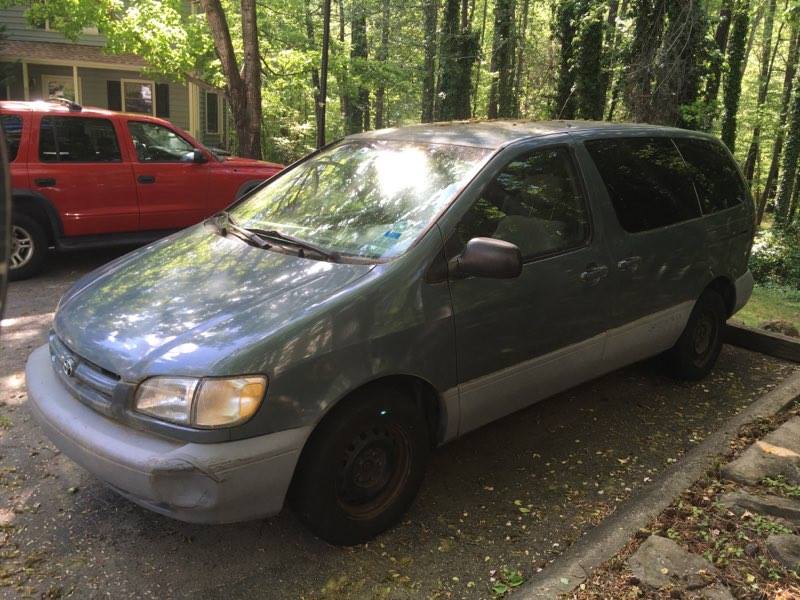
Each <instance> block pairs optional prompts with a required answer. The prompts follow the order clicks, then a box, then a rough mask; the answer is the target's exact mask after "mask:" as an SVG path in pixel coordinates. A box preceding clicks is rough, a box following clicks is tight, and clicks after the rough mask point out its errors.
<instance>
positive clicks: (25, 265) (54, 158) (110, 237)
mask: <svg viewBox="0 0 800 600" xmlns="http://www.w3.org/2000/svg"><path fill="white" fill-rule="evenodd" d="M0 126H2V128H3V131H4V133H5V135H6V141H7V144H8V149H9V153H8V154H9V157H8V158H9V162H10V164H11V195H12V235H11V254H10V279H12V280H15V279H25V278H28V277H31V276H33V275H35V274H36V273H38V272H39V271H40V270H41V269H42V267H43V266H44V261H45V257H46V255H47V251H48V248H49V247H55V249H56V250H69V249H77V248H87V247H89V248H91V247H98V246H110V245H127V244H141V243H146V242H149V241H151V240H153V239H156V238H158V237H161V236H163V235H166V234H167V233H170V232H172V231H175V230H177V229H180V228H183V227H187V226H189V225H192V224H194V223H197V222H199V221H201V220H202V219H204V218H206V217H208V216H209V215H211V214H213V213H215V212H217V211H219V210H221V209H222V208H224V207H225V206H227V205H228V204H230V203H231V202H233V201H234V200H235V199H236V198H238V197H240V196H241V195H242V194H244V193H246V192H248V191H250V190H251V189H252V188H253V187H255V186H256V185H258V184H259V183H261V182H262V181H264V180H265V179H269V178H270V177H272V176H273V175H275V173H277V172H278V171H280V170H281V169H282V168H283V167H282V166H281V165H277V164H274V163H268V162H263V161H257V160H250V159H244V158H234V157H223V156H217V155H216V154H214V153H213V152H212V151H210V150H208V149H207V148H205V147H204V146H203V145H202V144H200V143H199V142H197V141H196V140H195V139H193V138H192V137H191V136H190V135H189V134H187V133H186V132H185V131H183V130H181V129H179V128H177V127H175V126H174V125H172V124H171V123H169V122H168V121H165V120H163V119H156V118H154V117H148V116H145V115H139V114H127V113H117V112H112V111H108V110H102V109H97V108H84V107H81V106H79V105H77V104H74V103H69V102H65V103H54V102H13V101H7V102H0Z"/></svg>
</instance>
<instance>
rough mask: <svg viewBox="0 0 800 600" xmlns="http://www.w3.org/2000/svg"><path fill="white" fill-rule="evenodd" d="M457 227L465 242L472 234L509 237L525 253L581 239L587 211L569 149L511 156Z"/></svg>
mask: <svg viewBox="0 0 800 600" xmlns="http://www.w3.org/2000/svg"><path fill="white" fill-rule="evenodd" d="M457 232H458V235H459V237H460V239H461V241H462V243H464V244H466V243H467V242H468V241H469V240H470V239H472V238H474V237H493V238H496V239H500V240H504V241H506V242H511V243H512V244H516V245H517V246H518V247H519V249H520V252H522V256H523V257H524V258H532V257H535V256H542V255H546V254H552V253H554V252H558V251H560V250H565V249H567V248H574V247H576V246H579V245H581V244H583V243H584V242H585V241H586V239H587V237H588V235H589V217H588V213H587V210H586V203H585V201H584V198H583V194H581V191H580V187H579V186H578V182H577V177H576V175H575V169H574V168H573V165H572V159H571V158H570V156H569V153H568V152H567V149H566V148H562V147H559V148H547V149H543V150H534V151H532V152H528V153H525V154H522V155H521V156H518V157H517V158H514V159H512V160H511V162H509V163H508V164H507V165H506V166H505V167H503V170H502V171H500V173H498V175H497V176H496V177H495V178H494V179H493V180H492V181H491V182H490V183H489V184H488V185H487V186H486V187H485V188H484V189H483V191H482V192H481V196H480V198H478V200H477V202H475V204H474V205H473V206H472V208H471V209H470V210H469V212H468V213H467V214H466V215H465V216H464V219H463V220H462V221H461V223H459V225H458V229H457Z"/></svg>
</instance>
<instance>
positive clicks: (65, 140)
mask: <svg viewBox="0 0 800 600" xmlns="http://www.w3.org/2000/svg"><path fill="white" fill-rule="evenodd" d="M39 160H41V161H42V162H83V163H86V162H118V161H120V160H122V159H121V156H120V153H119V144H118V143H117V134H116V133H115V132H114V126H113V125H112V124H111V121H109V120H108V119H93V118H89V117H43V118H42V123H41V125H40V126H39Z"/></svg>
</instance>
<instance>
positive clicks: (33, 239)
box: [8, 214, 47, 281]
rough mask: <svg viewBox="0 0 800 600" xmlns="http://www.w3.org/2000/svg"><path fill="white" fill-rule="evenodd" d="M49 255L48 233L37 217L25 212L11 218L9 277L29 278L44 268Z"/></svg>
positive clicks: (13, 279)
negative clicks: (46, 257) (46, 233)
mask: <svg viewBox="0 0 800 600" xmlns="http://www.w3.org/2000/svg"><path fill="white" fill-rule="evenodd" d="M46 255H47V235H45V232H44V229H43V228H42V226H41V225H39V223H37V222H36V220H35V219H32V218H31V217H29V216H28V215H25V214H15V215H13V216H12V218H11V254H10V255H9V261H8V262H9V264H8V266H9V273H8V278H9V279H10V280H11V281H19V280H20V279H28V278H29V277H33V276H34V275H36V274H37V273H39V272H40V271H41V270H42V267H43V266H44V258H45V256H46Z"/></svg>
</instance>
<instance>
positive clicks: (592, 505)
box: [0, 252, 795, 598]
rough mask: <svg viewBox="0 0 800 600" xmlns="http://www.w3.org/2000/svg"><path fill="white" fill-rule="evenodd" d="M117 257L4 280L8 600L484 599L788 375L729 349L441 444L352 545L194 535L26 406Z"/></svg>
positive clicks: (2, 523) (644, 370) (0, 576)
mask: <svg viewBox="0 0 800 600" xmlns="http://www.w3.org/2000/svg"><path fill="white" fill-rule="evenodd" d="M116 255H118V253H114V252H92V253H77V254H70V255H62V256H56V257H53V258H52V259H51V261H50V263H51V265H50V268H49V269H48V271H47V273H46V274H45V275H44V276H42V277H39V278H37V279H34V280H31V281H26V282H19V283H14V284H12V285H11V289H10V292H9V297H8V301H9V305H8V307H7V310H6V314H5V319H4V320H3V321H2V332H0V347H1V348H2V350H1V351H0V399H2V402H0V404H1V405H0V586H2V587H0V595H3V597H6V596H7V597H17V596H26V595H30V596H36V597H40V596H41V595H45V597H68V596H70V595H73V596H74V597H80V598H94V597H104V596H112V597H120V596H137V597H159V598H165V597H183V596H191V595H195V596H202V597H203V598H217V597H219V598H223V597H224V598H238V597H242V598H244V597H252V595H253V594H258V595H259V597H265V598H295V597H306V598H308V597H337V598H339V597H354V598H362V597H385V598H419V597H427V598H461V597H469V598H485V597H491V596H492V592H491V587H492V585H493V582H492V580H491V579H492V578H494V579H495V580H497V579H498V578H502V577H503V576H504V573H506V575H505V576H506V577H508V575H507V573H508V571H519V573H521V575H522V577H524V578H528V577H530V576H531V574H533V573H535V572H536V571H537V570H539V569H541V568H543V567H544V566H546V564H547V563H548V561H549V560H551V559H552V558H554V557H555V556H556V555H558V554H559V553H560V552H561V551H563V550H564V548H566V547H567V546H569V545H570V544H571V543H572V542H573V541H574V540H575V539H577V538H578V537H579V536H580V535H581V534H582V533H584V532H585V531H587V530H588V529H589V528H590V527H591V526H592V525H593V524H594V523H597V522H598V521H600V520H601V519H603V517H604V516H606V515H607V514H609V513H610V512H611V511H613V510H614V509H615V507H616V506H617V505H618V504H619V503H620V502H621V501H622V500H624V499H625V498H626V497H628V496H629V495H631V494H635V493H636V492H637V491H639V490H641V489H642V488H643V487H644V486H646V485H648V482H649V481H650V480H651V479H653V478H655V477H656V476H657V475H658V473H659V472H660V471H661V470H662V469H663V468H664V467H665V466H666V465H668V464H669V463H671V462H674V461H676V460H680V457H681V455H682V454H683V453H684V452H685V451H686V450H687V449H689V448H691V447H692V446H693V445H694V444H696V443H697V442H699V441H700V440H702V439H703V438H704V436H705V435H707V433H708V432H709V431H712V430H713V429H714V428H715V427H716V426H717V425H718V424H719V423H721V422H722V421H724V420H725V419H727V418H728V417H729V416H731V415H732V414H733V413H735V412H737V411H738V410H741V409H742V408H743V407H745V406H747V404H748V403H749V402H750V401H752V400H753V399H754V398H755V397H757V396H758V395H760V394H761V393H763V392H764V391H765V390H767V389H770V388H771V387H774V385H775V384H776V382H778V381H780V380H781V379H782V378H784V377H786V375H787V374H789V373H790V372H791V371H792V370H793V369H794V368H795V367H794V366H792V365H789V364H786V363H782V362H780V361H777V360H774V359H771V358H767V357H764V356H762V355H758V354H753V353H750V352H747V351H744V350H740V349H737V348H732V347H725V348H724V349H723V352H722V355H721V357H720V362H719V365H718V367H717V369H716V371H715V372H714V373H713V374H712V376H711V377H709V378H708V379H707V380H706V381H703V382H701V383H697V384H684V383H676V382H674V381H672V380H670V379H667V378H666V377H664V376H663V375H661V374H660V372H659V370H658V368H657V365H655V364H652V363H643V364H639V365H635V366H633V367H629V368H627V369H623V370H621V371H617V372H615V373H612V374H610V375H607V376H605V377H603V378H601V379H598V380H596V381H593V382H590V383H588V384H585V385H582V386H580V387H578V388H576V389H574V390H571V391H569V392H567V393H564V394H561V395H559V396H556V397H553V398H551V399H549V400H546V401H544V402H541V403H539V404H537V405H535V406H533V407H531V408H528V409H526V410H524V411H521V412H519V413H516V414H514V415H511V416H509V417H507V418H505V419H503V420H501V421H498V422H496V423H494V424H491V425H489V426H487V427H484V428H482V429H480V430H478V431H476V432H473V433H471V434H469V435H467V436H465V437H464V438H462V439H460V440H457V441H455V442H453V443H451V444H449V445H448V446H445V447H443V448H441V449H439V450H438V451H437V452H436V453H435V454H434V455H433V457H432V460H431V464H430V466H429V469H428V475H427V478H426V481H425V483H424V485H423V487H422V491H421V493H420V495H419V497H418V499H417V501H416V503H415V504H414V506H413V507H412V509H411V511H410V512H409V513H408V515H407V519H406V520H405V521H404V522H403V523H402V524H401V525H399V526H398V527H396V528H395V529H393V530H392V531H390V532H388V533H385V534H383V535H382V536H380V537H379V538H378V539H377V540H375V541H373V542H372V543H369V544H366V545H363V546H358V547H355V548H346V549H342V548H335V547H331V546H329V545H327V544H325V543H323V542H321V541H319V540H317V539H315V538H314V537H313V536H311V535H310V534H309V533H308V532H306V531H305V530H304V529H303V528H302V527H301V526H300V524H299V523H298V522H297V520H296V519H295V517H294V516H293V515H292V513H291V512H290V511H288V510H285V511H284V512H283V513H281V514H280V515H279V516H277V517H275V518H272V519H269V520H266V521H260V522H251V523H244V524H238V525H226V526H198V525H189V524H184V523H180V522H177V521H173V520H170V519H168V518H166V517H162V516H159V515H156V514H152V513H150V512H148V511H146V510H144V509H141V508H139V507H137V506H135V505H133V504H131V503H129V502H128V501H126V500H124V499H122V498H121V497H119V496H117V495H116V494H115V493H114V492H112V491H110V490H109V489H107V488H105V487H104V486H103V485H102V484H101V483H99V482H98V481H97V480H95V479H94V478H92V477H91V476H90V475H89V474H88V473H86V472H85V471H83V470H82V469H80V468H79V467H77V466H76V465H74V464H73V463H72V462H71V461H69V460H68V459H67V458H66V457H63V456H61V455H60V454H59V453H58V452H57V451H56V450H55V448H54V447H53V446H52V445H51V444H50V443H49V442H48V441H47V440H46V439H45V438H44V436H43V435H42V433H41V432H40V430H39V429H38V427H37V426H36V424H35V423H34V422H33V420H32V418H31V417H30V415H29V413H28V410H27V408H26V406H25V403H26V394H25V384H24V375H23V369H24V364H25V359H26V357H27V355H28V353H29V352H30V351H31V350H32V349H33V348H35V347H36V346H38V345H39V344H41V343H43V342H44V341H45V338H46V334H47V331H48V329H49V326H50V321H51V319H52V313H53V310H54V309H55V306H56V303H57V301H58V298H59V296H60V294H62V293H63V292H64V291H65V290H66V289H67V287H68V286H69V285H70V283H71V282H72V281H74V280H75V279H76V278H77V277H79V276H80V275H82V274H84V273H86V272H88V271H89V270H91V269H92V268H94V267H96V266H99V265H100V264H102V263H103V262H105V261H107V260H110V259H112V258H114V257H115V256H116ZM253 501H254V502H256V501H257V499H256V498H254V499H253Z"/></svg>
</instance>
